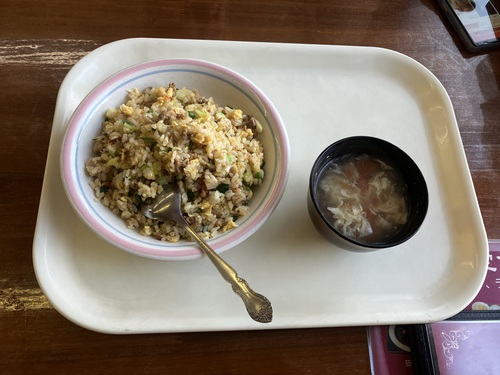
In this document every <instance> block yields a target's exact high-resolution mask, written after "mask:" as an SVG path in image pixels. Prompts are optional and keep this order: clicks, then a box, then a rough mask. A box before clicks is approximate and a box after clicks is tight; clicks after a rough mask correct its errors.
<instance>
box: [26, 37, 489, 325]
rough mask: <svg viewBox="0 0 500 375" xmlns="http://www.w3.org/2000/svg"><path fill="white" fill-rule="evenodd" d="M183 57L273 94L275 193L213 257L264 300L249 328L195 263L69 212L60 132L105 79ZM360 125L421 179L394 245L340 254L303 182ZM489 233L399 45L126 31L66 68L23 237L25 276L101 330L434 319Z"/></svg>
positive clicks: (424, 80) (446, 103)
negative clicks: (140, 250) (403, 238)
mask: <svg viewBox="0 0 500 375" xmlns="http://www.w3.org/2000/svg"><path fill="white" fill-rule="evenodd" d="M168 57H191V58H200V59H204V60H209V61H213V62H216V63H220V64H222V65H225V66H228V67H229V68H232V69H234V70H236V71H238V72H240V73H242V74H244V75H245V76H247V77H248V78H249V79H251V80H252V81H253V82H254V83H256V84H257V85H258V86H260V88H262V89H263V90H264V91H265V92H266V93H267V94H268V95H269V97H270V99H271V100H272V101H273V102H274V103H275V104H276V106H277V108H278V110H279V111H280V112H281V114H282V116H283V119H284V121H285V123H286V126H287V129H288V132H289V137H290V144H291V153H292V159H291V171H290V177H289V183H288V187H287V189H286V191H285V195H284V197H283V199H282V201H281V203H280V205H279V206H278V208H277V210H276V211H275V212H274V214H273V215H272V216H271V218H270V219H269V221H268V222H267V223H266V224H265V225H264V227H263V228H261V229H260V230H259V231H258V232H257V233H256V234H254V235H253V236H252V237H251V238H250V239H248V240H247V241H245V242H244V243H243V244H241V245H239V246H238V247H236V248H234V249H232V250H229V251H227V252H225V253H224V254H223V257H224V258H225V259H227V261H228V262H229V263H230V264H232V265H233V266H234V268H235V269H237V270H238V272H239V274H240V275H241V276H242V277H244V278H245V279H247V281H248V282H249V283H250V285H251V286H252V287H253V288H254V289H255V290H257V291H259V292H261V293H262V294H264V295H266V296H267V297H268V298H269V299H270V300H271V301H272V304H273V307H274V312H275V314H274V320H273V322H272V323H270V324H266V325H263V324H259V323H256V322H254V321H252V320H251V319H250V318H249V317H248V316H247V314H246V312H245V310H244V306H243V304H242V303H241V301H240V299H239V298H238V297H237V296H236V295H234V294H233V292H232V291H231V289H230V286H229V285H228V284H227V283H226V282H224V281H223V280H222V278H221V277H220V276H219V275H218V273H217V272H216V271H215V269H214V268H213V267H212V265H211V264H210V263H209V261H208V260H207V259H205V258H202V259H199V260H194V261H186V262H160V261H153V260H148V259H143V258H140V257H135V256H132V255H129V254H127V253H125V252H123V251H120V250H118V249H116V248H114V247H112V246H110V245H108V244H107V243H105V242H104V241H103V240H101V239H99V238H97V237H96V236H95V235H94V234H93V233H92V232H91V231H90V230H89V229H87V227H86V226H85V224H84V223H83V222H82V221H81V220H80V219H79V218H78V217H77V216H76V214H75V213H74V212H73V211H72V209H71V207H70V205H69V203H68V201H67V199H66V196H65V194H64V191H63V188H62V185H61V180H60V175H59V163H58V161H59V153H60V146H61V141H62V136H63V133H64V129H65V126H66V123H67V120H68V119H69V117H70V115H71V113H72V111H73V110H74V109H75V108H76V106H77V105H78V103H79V102H80V100H82V98H83V97H84V96H85V95H86V94H87V93H88V92H89V91H90V90H91V89H92V88H93V87H94V86H95V85H96V84H97V83H99V82H100V81H101V80H103V79H104V78H105V77H106V76H108V75H109V74H111V73H113V72H115V71H117V70H119V69H122V68H125V67H127V66H129V65H132V64H136V63H139V62H142V61H146V60H151V59H159V58H168ZM352 135H372V136H377V137H381V138H384V139H386V140H388V141H390V142H393V143H395V144H396V145H398V146H399V147H401V148H402V149H404V150H405V151H406V152H407V153H408V154H410V155H411V156H412V157H413V158H414V160H415V161H416V162H417V164H418V165H419V166H420V168H421V170H422V172H423V174H424V176H425V177H426V179H427V182H428V188H429V194H430V205H429V212H428V216H427V218H426V220H425V222H424V224H423V226H422V228H421V230H420V231H419V232H418V233H417V235H415V236H414V237H413V238H412V239H411V240H410V241H408V242H406V243H405V244H403V245H400V246H398V247H396V248H392V249H388V250H384V251H379V252H373V253H367V254H359V253H351V252H347V251H343V250H340V249H338V248H335V247H333V246H332V245H330V244H329V243H328V242H326V241H325V240H324V239H323V238H322V237H321V236H320V235H319V234H318V233H317V232H316V230H315V229H314V227H313V226H312V224H311V222H310V220H309V216H308V214H307V210H306V193H307V181H308V177H309V171H310V168H311V166H312V164H313V162H314V159H315V158H316V156H317V155H318V154H319V153H320V152H321V151H322V150H323V149H324V148H325V147H326V146H327V145H328V144H330V143H332V142H334V141H336V140H338V139H340V138H343V137H347V136H352ZM487 255H488V247H487V239H486V234H485V230H484V226H483V223H482V219H481V215H480V211H479V207H478V204H477V200H476V196H475V193H474V188H473V185H472V180H471V177H470V173H469V170H468V166H467V162H466V159H465V154H464V150H463V147H462V143H461V139H460V135H459V131H458V127H457V123H456V120H455V116H454V112H453V108H452V106H451V102H450V100H449V97H448V95H447V93H446V92H445V90H444V89H443V87H442V85H441V84H440V83H439V81H438V80H437V79H436V78H435V77H434V76H433V75H432V74H431V73H430V72H429V71H428V70H427V69H425V68H424V67H423V66H422V65H420V64H419V63H417V62H416V61H414V60H412V59H410V58H409V57H406V56H404V55H401V54H399V53H396V52H393V51H389V50H384V49H379V48H364V47H342V46H320V45H296V44H270V43H241V42H222V41H195V40H166V39H129V40H122V41H118V42H114V43H111V44H108V45H105V46H103V47H101V48H99V49H97V50H95V51H93V52H92V53H90V54H89V55H87V56H86V57H84V58H83V59H82V60H81V61H80V62H78V63H77V64H76V65H75V66H74V67H73V69H72V70H71V71H70V72H69V73H68V75H67V77H66V78H65V80H64V82H63V84H62V85H61V88H60V91H59V96H58V99H57V105H56V109H55V115H54V123H53V129H52V135H51V139H50V146H49V153H48V158H47V166H46V172H45V179H44V184H43V189H42V195H41V201H40V208H39V215H38V221H37V227H36V233H35V239H34V245H33V258H34V267H35V271H36V275H37V278H38V281H39V283H40V286H41V288H42V289H43V291H44V293H45V294H46V295H47V297H48V298H49V300H50V302H51V303H52V304H53V306H54V307H55V308H56V309H57V310H58V311H59V312H60V313H61V314H63V315H64V316H66V317H67V318H68V319H70V320H71V321H73V322H75V323H76V324H79V325H81V326H84V327H87V328H89V329H92V330H96V331H101V332H107V333H145V332H175V331H210V330H241V329H276V328H300V327H325V326H347V325H373V324H405V323H423V322H431V321H437V320H441V319H444V318H447V317H449V316H451V315H454V314H455V313H457V312H458V311H460V310H461V309H462V308H464V307H465V306H466V305H467V304H468V303H469V301H470V300H471V299H472V298H473V297H474V296H475V294H476V293H477V291H478V290H479V288H480V286H481V284H482V282H483V280H484V278H485V275H486V271H487V261H488V259H487Z"/></svg>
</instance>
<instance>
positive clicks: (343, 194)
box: [316, 154, 409, 243]
mask: <svg viewBox="0 0 500 375" xmlns="http://www.w3.org/2000/svg"><path fill="white" fill-rule="evenodd" d="M316 189H317V191H316V196H317V201H318V205H319V208H320V211H321V213H322V215H323V216H324V217H325V219H326V220H327V221H328V222H329V223H330V224H331V225H332V226H333V227H334V228H335V229H336V230H337V231H338V232H340V233H341V234H342V235H344V236H345V237H349V238H351V239H354V240H356V241H358V242H363V243H376V242H384V241H387V240H389V239H391V238H392V237H394V236H395V235H396V234H397V233H398V232H399V231H400V230H401V228H402V227H403V226H404V225H405V223H406V221H407V219H408V210H409V202H408V191H407V187H406V184H405V181H404V180H403V178H402V176H401V174H400V173H399V172H398V171H397V170H396V169H394V168H393V167H391V166H390V165H388V164H386V163H385V162H384V161H382V160H379V159H377V158H374V157H372V156H369V155H366V154H349V155H346V156H342V157H339V158H336V159H333V160H332V161H330V162H329V163H328V164H327V165H326V166H325V167H324V168H323V170H322V171H321V174H320V176H319V180H318V185H317V188H316Z"/></svg>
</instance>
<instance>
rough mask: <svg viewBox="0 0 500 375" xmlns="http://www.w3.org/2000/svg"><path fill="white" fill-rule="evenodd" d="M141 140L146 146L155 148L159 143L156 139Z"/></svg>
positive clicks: (143, 138)
mask: <svg viewBox="0 0 500 375" xmlns="http://www.w3.org/2000/svg"><path fill="white" fill-rule="evenodd" d="M141 139H142V140H143V141H144V143H146V145H150V146H154V145H156V144H157V143H158V142H156V140H155V139H154V138H151V137H141Z"/></svg>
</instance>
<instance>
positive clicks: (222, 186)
mask: <svg viewBox="0 0 500 375" xmlns="http://www.w3.org/2000/svg"><path fill="white" fill-rule="evenodd" d="M215 190H217V191H218V192H219V193H222V194H224V193H225V192H226V191H228V190H229V184H224V183H222V184H219V186H217V187H216V188H215Z"/></svg>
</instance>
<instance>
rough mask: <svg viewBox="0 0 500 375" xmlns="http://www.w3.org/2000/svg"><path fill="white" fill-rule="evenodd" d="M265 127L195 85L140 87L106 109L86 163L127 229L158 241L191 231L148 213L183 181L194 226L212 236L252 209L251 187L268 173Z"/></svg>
mask: <svg viewBox="0 0 500 375" xmlns="http://www.w3.org/2000/svg"><path fill="white" fill-rule="evenodd" d="M261 131H262V126H261V124H260V123H259V122H258V121H257V120H256V119H255V118H254V117H251V116H249V115H247V114H244V113H243V112H242V111H241V110H240V109H234V108H231V107H228V106H225V107H221V106H219V105H217V104H215V103H214V101H213V99H212V98H206V97H202V96H200V94H199V93H198V92H197V91H196V90H190V89H186V88H182V89H177V88H176V87H175V85H174V84H173V83H171V84H170V85H169V86H168V87H156V88H147V89H146V90H144V91H142V92H140V91H139V90H137V89H134V90H130V91H129V92H128V100H127V101H126V102H125V103H123V104H122V105H120V107H119V108H111V109H109V110H108V111H107V113H106V116H105V121H104V123H103V126H102V132H101V133H100V134H99V135H98V136H97V137H96V138H95V139H94V141H93V154H94V156H92V157H91V158H90V159H89V160H88V161H87V162H86V164H85V168H86V171H87V173H88V174H89V175H90V176H92V181H91V186H92V188H93V189H94V192H95V196H96V198H97V199H98V200H99V201H100V202H101V203H102V204H104V205H105V206H107V207H109V208H110V209H111V210H112V211H113V212H114V213H116V214H117V215H119V216H120V217H121V218H122V219H123V220H124V222H125V224H126V226H127V227H128V228H131V229H135V230H139V231H140V233H141V234H143V235H147V236H153V237H155V238H157V239H159V240H165V241H172V242H175V241H177V240H179V239H180V238H188V237H189V235H188V234H187V233H186V232H184V230H183V229H181V228H180V227H178V226H177V225H175V223H173V222H160V221H157V220H151V219H148V218H146V217H145V216H144V215H143V214H142V212H141V206H142V205H143V204H149V203H151V201H152V200H153V198H155V197H156V195H157V194H159V193H160V192H161V191H162V190H163V186H164V185H166V184H169V183H176V184H178V186H179V187H180V189H181V191H182V209H183V212H184V215H185V217H186V219H187V220H188V222H189V224H190V225H191V226H192V227H193V229H194V230H195V231H197V232H198V233H199V234H200V235H201V236H202V237H204V238H205V239H209V238H212V237H213V236H215V235H216V234H217V233H220V232H225V231H227V230H230V229H231V228H234V227H236V225H237V219H238V218H239V217H241V216H244V215H245V214H246V213H247V211H248V202H249V200H250V199H251V198H252V187H254V186H255V185H260V184H261V183H262V179H263V178H264V170H263V169H262V168H263V165H264V153H263V147H262V144H261V143H260V142H259V141H258V139H257V138H256V136H257V135H258V133H260V132H261Z"/></svg>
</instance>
